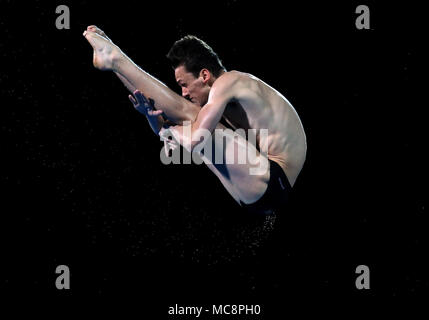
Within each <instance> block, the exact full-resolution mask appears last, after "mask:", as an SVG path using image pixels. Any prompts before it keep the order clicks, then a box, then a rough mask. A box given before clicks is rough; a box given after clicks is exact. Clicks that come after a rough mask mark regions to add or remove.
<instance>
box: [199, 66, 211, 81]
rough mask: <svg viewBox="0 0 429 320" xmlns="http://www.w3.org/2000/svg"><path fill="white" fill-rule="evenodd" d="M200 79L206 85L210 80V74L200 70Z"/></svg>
mask: <svg viewBox="0 0 429 320" xmlns="http://www.w3.org/2000/svg"><path fill="white" fill-rule="evenodd" d="M200 78H202V79H203V83H204V84H207V83H208V82H209V81H210V79H212V73H211V72H210V71H209V70H208V69H201V71H200Z"/></svg>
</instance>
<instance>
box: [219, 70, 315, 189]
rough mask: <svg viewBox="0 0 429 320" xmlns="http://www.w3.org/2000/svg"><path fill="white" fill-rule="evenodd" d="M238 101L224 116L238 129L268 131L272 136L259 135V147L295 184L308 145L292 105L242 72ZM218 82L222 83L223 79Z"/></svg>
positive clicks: (264, 84)
mask: <svg viewBox="0 0 429 320" xmlns="http://www.w3.org/2000/svg"><path fill="white" fill-rule="evenodd" d="M228 73H229V74H230V75H233V76H234V77H236V79H237V86H236V89H235V92H234V96H235V99H234V100H232V101H231V103H229V104H228V105H227V107H226V108H225V112H224V117H225V119H226V121H227V122H229V123H230V124H231V125H232V126H233V127H234V128H235V129H238V128H242V129H245V130H247V129H256V130H257V132H258V131H259V130H260V129H268V137H265V136H264V135H261V136H257V140H256V141H257V144H258V145H257V147H258V148H259V149H260V150H261V151H262V152H267V154H268V158H269V159H270V160H273V161H276V162H277V163H278V164H279V165H280V166H281V167H282V168H283V170H284V171H285V173H286V176H287V177H288V179H289V182H290V183H291V185H293V184H294V183H295V180H296V178H297V176H298V174H299V172H300V171H301V169H302V166H303V164H304V161H305V155H306V150H307V143H306V137H305V132H304V128H303V126H302V123H301V120H300V119H299V116H298V114H297V112H296V111H295V109H294V108H293V106H292V105H291V104H290V102H289V101H288V100H287V99H286V98H285V97H284V96H283V95H282V94H280V93H279V92H278V91H277V90H275V89H274V88H272V87H270V86H269V85H267V84H266V83H265V82H263V81H262V80H260V79H258V78H256V77H254V76H252V75H250V74H247V73H242V72H238V71H230V72H228ZM217 81H222V77H220V78H219V79H218V80H217Z"/></svg>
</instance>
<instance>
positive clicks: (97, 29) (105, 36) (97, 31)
mask: <svg viewBox="0 0 429 320" xmlns="http://www.w3.org/2000/svg"><path fill="white" fill-rule="evenodd" d="M86 31H91V32H95V33H98V34H99V35H100V36H102V37H104V38H106V39H107V40H109V41H110V42H113V41H112V40H110V39H109V37H108V36H107V35H106V34H105V33H104V31H103V30H101V29H100V28H99V27H97V26H94V25H90V26H88V27H87V28H86Z"/></svg>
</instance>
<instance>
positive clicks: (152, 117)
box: [128, 90, 164, 134]
mask: <svg viewBox="0 0 429 320" xmlns="http://www.w3.org/2000/svg"><path fill="white" fill-rule="evenodd" d="M128 98H129V99H130V101H131V102H132V104H133V106H134V108H135V109H136V110H137V111H138V112H140V113H142V114H144V115H145V116H146V118H147V120H148V121H149V124H150V126H151V128H152V130H153V131H154V132H155V133H156V134H159V130H161V128H162V126H163V124H164V120H163V118H162V117H161V115H162V114H163V111H162V110H156V109H155V107H154V105H155V102H154V101H153V100H152V99H147V98H146V97H145V96H144V95H143V94H142V93H141V92H140V90H136V91H134V92H133V95H131V94H130V95H129V96H128Z"/></svg>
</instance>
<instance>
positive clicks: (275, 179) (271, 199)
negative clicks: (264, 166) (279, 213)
mask: <svg viewBox="0 0 429 320" xmlns="http://www.w3.org/2000/svg"><path fill="white" fill-rule="evenodd" d="M268 161H269V163H270V180H269V181H268V187H267V190H266V191H265V193H264V194H263V195H262V197H261V198H259V199H258V200H257V201H256V202H254V203H250V204H244V203H242V206H243V208H245V209H246V210H248V211H250V212H252V213H259V214H273V213H275V211H276V210H278V209H280V208H283V207H284V206H285V205H286V204H287V203H288V200H289V197H290V193H291V191H292V186H291V185H290V183H289V180H288V178H287V176H286V174H285V173H284V171H283V169H282V168H281V167H280V166H279V165H278V164H277V162H275V161H272V160H268Z"/></svg>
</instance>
